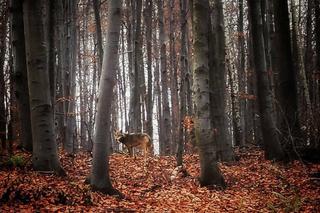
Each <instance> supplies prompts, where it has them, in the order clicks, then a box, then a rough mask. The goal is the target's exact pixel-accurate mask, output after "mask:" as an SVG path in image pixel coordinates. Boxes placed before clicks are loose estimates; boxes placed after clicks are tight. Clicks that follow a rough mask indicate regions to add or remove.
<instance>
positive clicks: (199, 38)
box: [193, 0, 225, 187]
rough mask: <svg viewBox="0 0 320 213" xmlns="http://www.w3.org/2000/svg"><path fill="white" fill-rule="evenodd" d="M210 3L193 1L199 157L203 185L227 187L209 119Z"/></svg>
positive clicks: (196, 127)
mask: <svg viewBox="0 0 320 213" xmlns="http://www.w3.org/2000/svg"><path fill="white" fill-rule="evenodd" d="M208 21H209V1H208V0H194V1H193V35H194V41H193V47H194V63H193V66H194V67H193V88H194V101H195V105H196V111H195V113H196V114H195V133H196V140H197V145H198V147H199V157H200V184H201V185H202V186H208V185H213V184H215V185H219V186H222V187H225V181H224V178H223V176H222V174H221V172H220V169H219V167H218V165H217V153H216V151H217V150H216V147H217V141H215V134H216V132H215V131H214V129H213V127H212V122H211V117H210V85H209V82H210V81H209V57H208V56H209V44H208V36H209V31H208V30H209V29H208V26H209V23H208Z"/></svg>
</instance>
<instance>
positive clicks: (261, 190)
mask: <svg viewBox="0 0 320 213" xmlns="http://www.w3.org/2000/svg"><path fill="white" fill-rule="evenodd" d="M237 154H238V155H239V156H240V160H239V161H238V162H235V163H232V164H220V167H221V170H222V172H223V173H224V176H225V178H226V181H227V184H228V188H227V189H226V190H224V191H223V190H219V189H217V188H215V187H212V188H201V187H199V183H198V180H197V176H198V175H199V171H200V168H199V158H198V156H197V155H186V156H185V158H184V162H185V165H184V167H185V169H186V171H187V172H188V175H184V174H182V175H179V174H176V175H175V178H172V176H173V174H174V173H175V171H176V170H179V169H176V168H175V159H174V157H158V156H155V157H152V158H149V159H148V161H147V164H144V158H143V157H142V156H138V157H137V158H136V159H135V158H130V157H129V156H127V155H123V154H113V155H112V156H111V158H110V175H111V178H112V182H113V185H114V187H116V188H117V189H118V190H120V191H121V192H122V193H123V194H125V198H124V199H118V198H115V197H110V196H105V195H103V194H101V193H99V192H92V191H91V189H90V187H89V185H86V184H84V181H85V179H86V177H87V175H88V174H89V171H90V165H91V158H90V156H89V154H84V153H79V154H77V155H76V156H75V158H72V157H69V156H68V155H67V154H65V153H62V154H61V156H60V157H61V162H62V165H63V166H64V168H65V169H66V171H67V173H68V177H67V178H65V177H64V178H63V177H56V176H54V175H52V174H39V173H37V172H34V171H32V170H31V169H29V168H31V166H30V165H29V163H28V164H27V165H26V169H25V170H12V171H7V170H5V171H0V212H2V211H3V212H10V211H11V212H14V211H25V212H35V211H58V212H64V211H74V212H81V211H84V212H94V211H95V212H106V211H108V212H113V211H117V212H170V211H172V212H272V211H274V212H319V210H320V207H319V201H320V187H319V180H318V179H315V178H312V177H311V174H313V173H316V172H318V171H319V170H320V165H319V164H309V165H303V164H302V163H300V162H294V163H292V164H289V165H279V164H272V162H270V161H265V160H264V158H263V153H262V152H261V151H260V150H256V149H251V150H246V151H242V152H238V151H237ZM19 155H23V156H24V158H25V159H27V156H25V154H23V153H21V154H19Z"/></svg>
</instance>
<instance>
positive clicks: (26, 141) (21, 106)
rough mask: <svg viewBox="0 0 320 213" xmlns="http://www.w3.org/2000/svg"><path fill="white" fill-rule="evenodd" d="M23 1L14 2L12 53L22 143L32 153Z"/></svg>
mask: <svg viewBox="0 0 320 213" xmlns="http://www.w3.org/2000/svg"><path fill="white" fill-rule="evenodd" d="M22 3H23V2H22V1H20V0H12V1H11V8H12V10H11V11H12V17H11V23H12V28H11V29H12V48H13V49H12V53H13V67H14V77H13V79H14V88H15V92H14V93H15V96H16V100H17V105H18V112H19V119H20V124H21V134H20V142H21V144H22V147H23V148H24V149H26V150H27V151H32V131H31V119H30V105H29V93H28V78H27V64H26V52H25V43H24V27H23V12H22V10H23V6H22Z"/></svg>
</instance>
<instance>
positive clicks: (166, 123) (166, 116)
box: [158, 0, 171, 155]
mask: <svg viewBox="0 0 320 213" xmlns="http://www.w3.org/2000/svg"><path fill="white" fill-rule="evenodd" d="M163 6H164V5H163V0H158V10H159V11H158V15H159V43H160V70H161V83H162V84H161V85H162V87H161V88H162V90H161V93H162V116H163V124H162V125H163V132H162V135H160V137H163V142H164V147H163V150H160V154H161V155H168V154H170V148H171V125H170V124H171V121H170V107H169V100H168V70H167V55H166V42H165V31H164V22H165V18H164V15H163Z"/></svg>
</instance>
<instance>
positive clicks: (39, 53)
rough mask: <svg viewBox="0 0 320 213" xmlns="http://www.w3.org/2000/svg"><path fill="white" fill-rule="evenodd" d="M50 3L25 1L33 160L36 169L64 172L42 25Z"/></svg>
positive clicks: (33, 0) (36, 0)
mask: <svg viewBox="0 0 320 213" xmlns="http://www.w3.org/2000/svg"><path fill="white" fill-rule="evenodd" d="M48 5H49V2H48V1H47V0H46V1H43V0H26V1H24V5H23V14H24V30H25V44H26V53H27V69H28V86H29V97H30V109H31V127H32V137H33V153H32V163H33V167H34V169H35V170H37V171H55V172H56V173H57V174H59V175H63V174H64V171H63V169H62V167H61V166H60V162H59V158H58V154H57V144H56V141H55V135H54V122H53V110H54V107H53V105H52V103H51V96H50V83H49V72H48V64H47V54H48V50H47V47H48V46H49V45H48V41H47V40H46V32H45V30H46V29H47V27H45V26H44V25H43V23H45V21H44V12H45V11H49V10H48V8H47V6H48ZM44 10H45V11H44Z"/></svg>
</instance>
